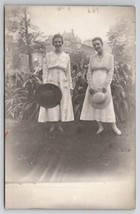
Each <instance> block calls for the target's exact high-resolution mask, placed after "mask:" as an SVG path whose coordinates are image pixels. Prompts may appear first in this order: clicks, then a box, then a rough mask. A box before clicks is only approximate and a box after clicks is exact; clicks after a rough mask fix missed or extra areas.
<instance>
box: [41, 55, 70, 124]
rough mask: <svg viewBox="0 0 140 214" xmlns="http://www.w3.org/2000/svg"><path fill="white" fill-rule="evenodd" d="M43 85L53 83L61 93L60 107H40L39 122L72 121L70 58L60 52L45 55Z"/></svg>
mask: <svg viewBox="0 0 140 214" xmlns="http://www.w3.org/2000/svg"><path fill="white" fill-rule="evenodd" d="M43 83H44V84H45V83H53V84H55V85H57V86H58V87H59V88H60V89H61V92H62V99H61V102H60V105H57V106H56V107H54V108H49V109H46V108H43V107H40V111H39V117H38V121H39V122H46V121H59V120H60V121H72V120H74V114H73V106H72V100H71V94H70V89H72V79H71V71H70V57H69V55H68V54H66V53H64V52H62V53H61V54H60V55H57V54H56V53H55V52H51V53H47V54H46V56H45V58H44V62H43Z"/></svg>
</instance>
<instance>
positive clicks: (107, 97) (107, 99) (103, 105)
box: [89, 91, 111, 109]
mask: <svg viewBox="0 0 140 214" xmlns="http://www.w3.org/2000/svg"><path fill="white" fill-rule="evenodd" d="M92 96H93V95H91V94H90V93H89V102H90V104H91V105H92V107H94V108H96V109H104V108H106V107H107V106H108V105H109V103H110V101H111V92H110V91H107V92H106V93H105V101H104V102H103V103H101V104H98V103H95V102H93V99H92Z"/></svg>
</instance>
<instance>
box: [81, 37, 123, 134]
mask: <svg viewBox="0 0 140 214" xmlns="http://www.w3.org/2000/svg"><path fill="white" fill-rule="evenodd" d="M92 44H93V47H94V49H95V51H96V53H95V54H94V55H92V56H91V57H90V62H89V69H88V73H87V81H88V88H87V91H86V95H85V100H84V103H83V108H82V112H81V117H80V119H81V120H96V121H97V122H98V125H99V129H98V131H97V134H100V133H102V132H103V130H104V127H103V123H104V122H105V123H111V126H112V129H113V131H114V132H115V133H116V134H118V135H121V131H120V130H119V129H118V128H117V126H116V118H115V112H114V106H113V100H112V96H111V101H110V103H109V105H107V106H106V107H105V108H103V109H98V108H94V107H93V106H92V105H91V104H90V102H89V95H90V93H91V94H93V93H95V92H97V91H102V92H103V93H105V92H106V91H107V90H109V91H110V92H111V88H110V84H111V82H112V78H113V73H114V58H113V55H111V54H106V53H104V50H103V41H102V39H101V38H100V37H95V38H94V39H93V40H92Z"/></svg>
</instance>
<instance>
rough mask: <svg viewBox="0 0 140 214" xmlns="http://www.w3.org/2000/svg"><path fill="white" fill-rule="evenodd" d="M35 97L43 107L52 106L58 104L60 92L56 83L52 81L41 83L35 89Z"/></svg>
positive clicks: (60, 97)
mask: <svg viewBox="0 0 140 214" xmlns="http://www.w3.org/2000/svg"><path fill="white" fill-rule="evenodd" d="M35 99H36V101H37V103H38V104H39V105H40V106H42V107H44V108H54V107H56V106H57V105H59V104H60V101H61V99H62V92H61V90H60V88H59V87H58V86H57V85H54V84H52V83H46V84H42V85H40V86H39V87H38V88H37V89H36V92H35Z"/></svg>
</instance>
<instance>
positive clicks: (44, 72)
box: [43, 54, 48, 83]
mask: <svg viewBox="0 0 140 214" xmlns="http://www.w3.org/2000/svg"><path fill="white" fill-rule="evenodd" d="M47 81H48V62H47V54H46V56H45V57H44V59H43V83H47Z"/></svg>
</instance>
